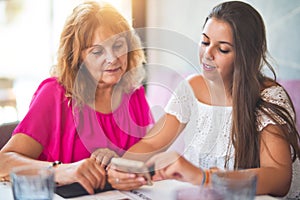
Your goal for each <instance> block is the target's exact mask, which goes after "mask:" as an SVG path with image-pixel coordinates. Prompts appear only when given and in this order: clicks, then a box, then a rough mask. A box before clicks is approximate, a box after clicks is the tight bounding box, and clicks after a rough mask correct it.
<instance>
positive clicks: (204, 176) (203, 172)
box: [201, 169, 206, 185]
mask: <svg viewBox="0 0 300 200" xmlns="http://www.w3.org/2000/svg"><path fill="white" fill-rule="evenodd" d="M201 172H202V182H201V185H204V184H205V181H206V174H205V171H204V170H203V169H201Z"/></svg>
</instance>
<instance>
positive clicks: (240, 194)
mask: <svg viewBox="0 0 300 200" xmlns="http://www.w3.org/2000/svg"><path fill="white" fill-rule="evenodd" d="M256 182H257V175H256V173H254V172H250V171H240V170H237V171H230V172H228V171H227V172H216V173H213V174H212V187H213V188H214V189H215V190H216V191H218V192H219V193H220V194H222V196H223V197H224V199H226V200H227V199H228V200H229V199H230V200H240V199H243V200H253V199H254V198H255V194H256Z"/></svg>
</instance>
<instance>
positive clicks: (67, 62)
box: [52, 1, 145, 106]
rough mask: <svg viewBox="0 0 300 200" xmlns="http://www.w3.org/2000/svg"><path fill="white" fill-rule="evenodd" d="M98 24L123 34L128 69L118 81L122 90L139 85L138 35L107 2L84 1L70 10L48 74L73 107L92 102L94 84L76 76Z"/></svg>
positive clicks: (141, 56)
mask: <svg viewBox="0 0 300 200" xmlns="http://www.w3.org/2000/svg"><path fill="white" fill-rule="evenodd" d="M100 26H102V27H105V28H108V29H110V30H111V31H112V32H113V33H115V34H124V36H125V37H126V41H127V45H128V68H127V73H126V76H124V77H123V78H122V79H124V80H121V81H120V83H122V87H123V89H124V91H125V92H129V91H131V90H134V89H135V88H137V87H139V86H140V85H141V84H142V81H143V80H144V78H145V70H144V68H143V63H144V62H145V55H144V51H143V49H142V46H141V42H140V38H139V37H138V35H137V34H136V33H135V31H134V30H133V28H132V27H131V26H130V25H129V23H128V22H127V21H126V19H125V18H124V17H123V16H122V15H121V14H120V13H119V12H118V11H117V10H116V9H115V8H114V7H113V6H111V5H110V4H108V3H105V2H93V1H88V2H84V3H82V4H80V5H78V6H77V7H75V8H74V9H73V12H72V14H71V15H70V16H69V17H68V18H67V20H66V22H65V25H64V28H63V31H62V33H61V36H60V44H59V51H58V58H57V66H56V67H55V68H54V70H53V73H52V75H53V76H56V77H57V78H58V81H59V82H60V83H61V84H62V85H63V86H64V88H65V89H66V96H67V97H68V98H70V100H71V97H72V98H73V99H74V100H76V103H75V105H77V106H82V105H83V104H86V103H92V102H93V101H94V96H95V88H96V87H97V86H96V85H95V84H96V83H95V82H93V81H91V80H89V79H88V78H87V77H86V74H85V76H84V77H83V76H80V74H82V73H81V72H82V67H81V66H82V63H83V60H82V58H81V52H82V51H83V50H84V49H86V48H88V47H90V46H91V45H92V40H93V36H94V33H95V30H96V29H97V28H98V27H100ZM83 73H86V72H83ZM73 99H72V100H73Z"/></svg>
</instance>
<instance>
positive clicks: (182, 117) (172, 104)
mask: <svg viewBox="0 0 300 200" xmlns="http://www.w3.org/2000/svg"><path fill="white" fill-rule="evenodd" d="M194 101H195V97H194V93H193V90H192V88H191V86H190V85H189V83H188V81H187V80H184V81H182V82H181V83H179V85H178V86H177V88H176V89H175V91H174V92H173V94H172V96H171V98H170V100H169V101H168V104H167V105H166V107H165V112H166V113H168V114H171V115H174V116H175V117H176V118H177V119H178V120H179V121H180V123H187V122H188V121H189V120H190V117H191V113H192V112H191V111H192V110H191V109H192V108H193V107H194V104H195V103H194Z"/></svg>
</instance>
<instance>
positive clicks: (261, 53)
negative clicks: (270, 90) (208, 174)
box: [205, 1, 300, 169]
mask: <svg viewBox="0 0 300 200" xmlns="http://www.w3.org/2000/svg"><path fill="white" fill-rule="evenodd" d="M209 18H216V19H219V20H222V21H225V22H227V23H228V24H229V25H230V27H231V29H232V33H233V40H234V51H235V53H236V54H235V60H234V73H233V81H232V83H231V94H232V99H233V100H232V105H233V111H232V133H231V141H232V144H233V146H234V149H235V153H234V155H235V160H234V168H235V169H237V168H255V167H259V166H260V156H259V155H260V133H259V131H258V130H257V126H258V121H257V118H258V116H257V111H258V110H260V111H262V112H263V113H264V114H266V115H268V116H269V117H270V118H271V119H272V120H273V121H275V122H276V124H277V125H279V127H280V129H281V130H282V131H283V133H284V135H280V137H282V138H284V139H285V140H286V141H287V142H288V143H289V144H290V145H291V147H292V149H293V154H292V155H293V158H292V159H293V160H295V159H296V157H297V156H298V157H299V158H300V150H299V145H298V142H299V135H298V132H297V130H296V126H295V121H294V119H293V118H292V116H291V114H290V113H289V112H288V110H286V109H285V108H283V107H281V106H278V105H276V104H272V103H270V102H266V101H264V100H263V99H262V98H261V91H262V89H264V88H266V87H267V86H266V85H265V83H266V82H267V81H269V82H270V81H271V82H273V83H274V84H276V85H278V83H276V74H275V71H274V69H273V68H272V66H271V65H270V63H269V62H268V60H267V54H268V52H267V43H266V32H265V25H264V22H263V19H262V17H261V16H260V14H259V13H258V12H257V11H256V10H255V9H254V8H253V7H252V6H250V5H249V4H247V3H244V2H240V1H230V2H224V3H221V4H219V5H217V6H216V7H214V8H213V9H212V11H211V12H210V14H209V16H208V17H207V19H206V21H205V23H206V22H207V20H208V19H209ZM263 66H267V67H268V68H269V69H270V70H271V72H272V73H273V75H274V78H269V77H266V76H265V75H264V74H263V73H262V67H263ZM287 95H288V94H287ZM288 98H289V96H288ZM289 101H290V103H291V105H292V109H293V111H294V112H295V110H294V107H293V104H292V102H291V100H290V98H289ZM266 110H269V111H268V112H266ZM270 111H271V112H270ZM272 112H273V113H275V114H276V115H277V116H280V117H281V118H282V119H283V120H284V121H285V122H286V123H285V124H284V125H282V123H281V122H280V120H279V119H278V118H276V117H274V116H272V115H271V114H270V113H272ZM227 164H228V163H227V162H226V164H225V167H226V166H227Z"/></svg>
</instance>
